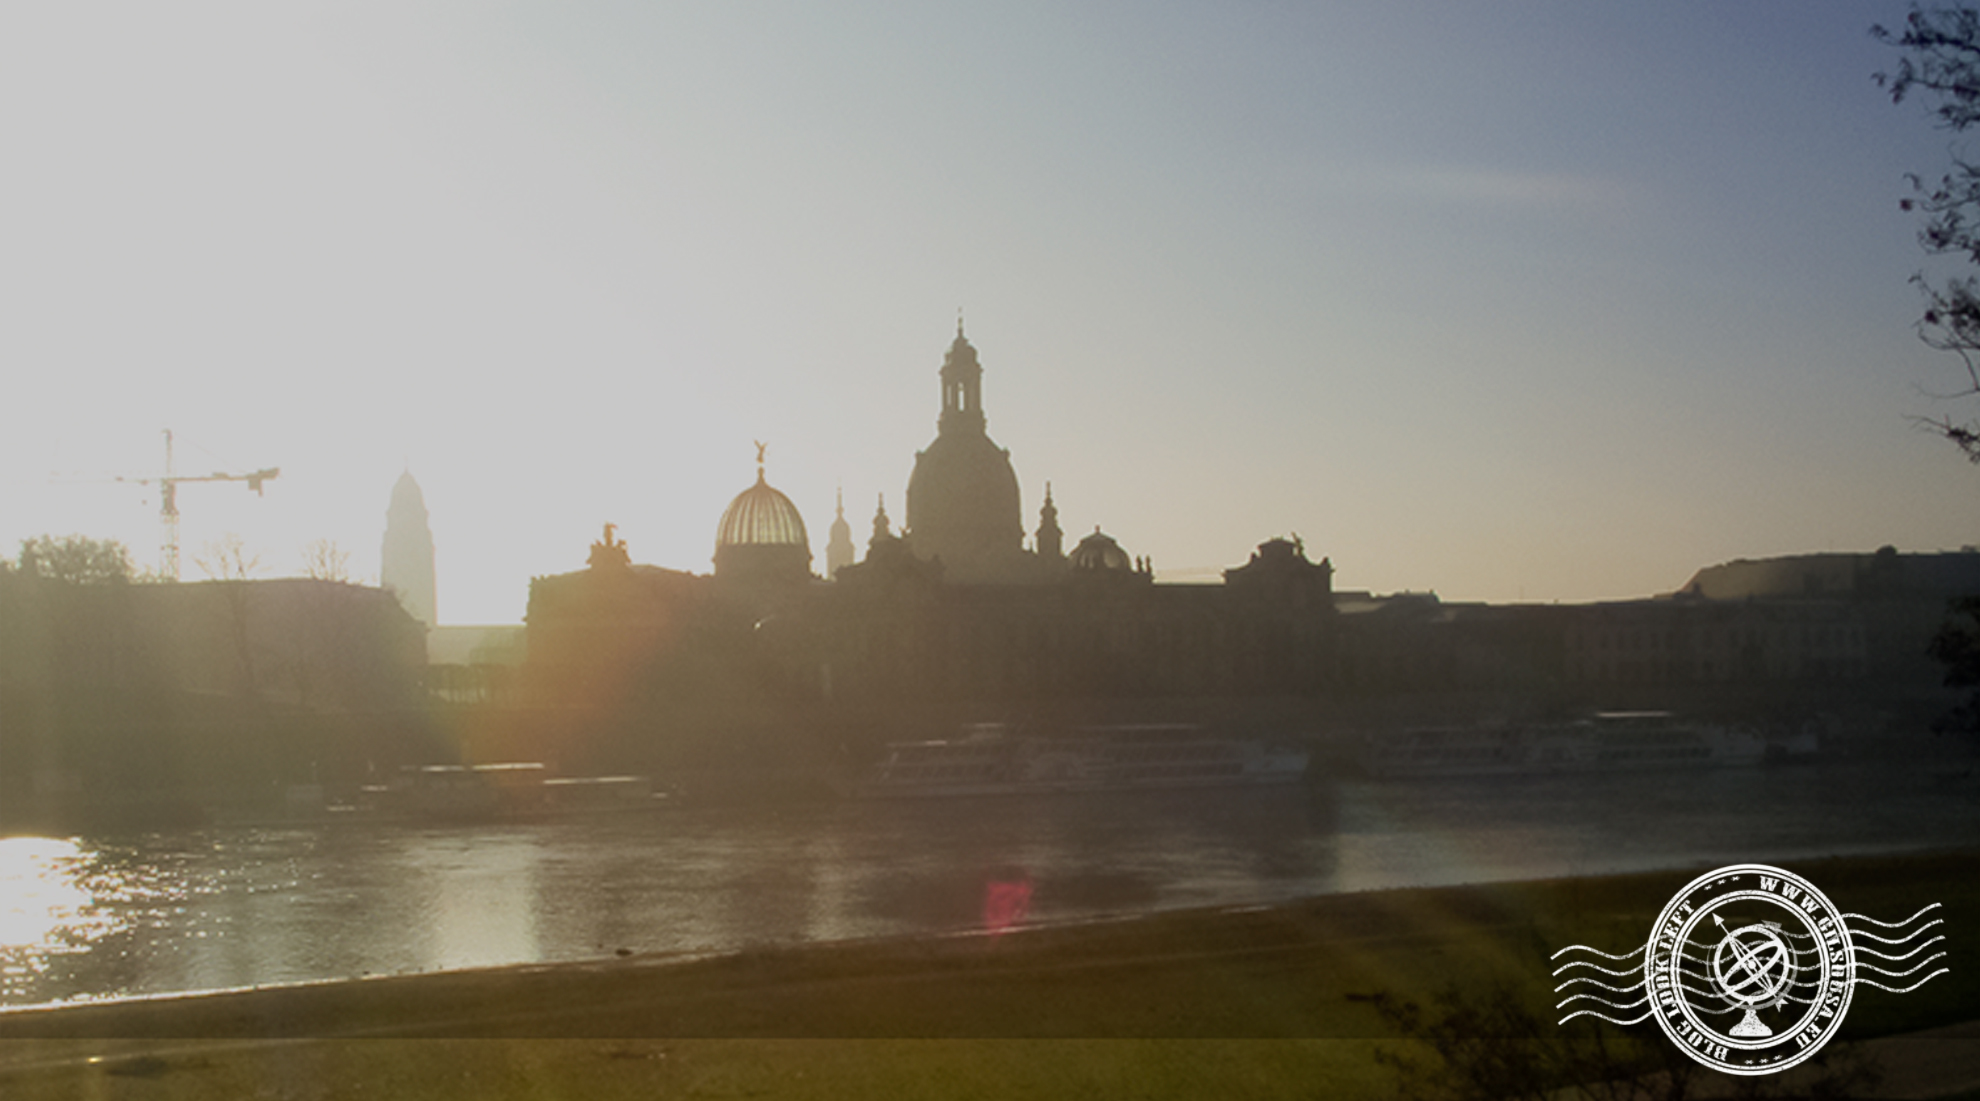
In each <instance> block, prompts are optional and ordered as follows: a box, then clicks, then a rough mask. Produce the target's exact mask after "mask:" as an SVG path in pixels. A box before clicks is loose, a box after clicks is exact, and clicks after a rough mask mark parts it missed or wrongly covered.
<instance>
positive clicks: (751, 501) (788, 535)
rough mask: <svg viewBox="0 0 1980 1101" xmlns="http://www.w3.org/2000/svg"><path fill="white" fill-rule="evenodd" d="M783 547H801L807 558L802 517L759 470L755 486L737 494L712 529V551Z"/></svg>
mask: <svg viewBox="0 0 1980 1101" xmlns="http://www.w3.org/2000/svg"><path fill="white" fill-rule="evenodd" d="M785 546H796V547H803V548H805V551H806V553H807V555H809V552H810V550H811V540H810V538H809V537H808V536H807V535H806V534H805V531H804V517H802V516H800V515H798V510H797V506H796V505H794V504H792V503H791V499H790V498H789V497H786V496H784V495H783V494H782V493H780V492H778V491H777V490H776V489H774V488H772V487H771V485H770V484H769V483H768V482H765V481H764V480H763V472H762V471H761V470H758V471H757V472H756V484H755V485H753V486H750V487H749V488H748V489H745V490H743V491H742V492H741V493H739V494H737V495H736V499H735V500H733V501H730V502H729V507H728V508H727V509H726V510H724V511H723V513H722V522H721V524H719V525H717V527H716V529H715V548H716V549H717V550H720V549H721V548H723V547H785Z"/></svg>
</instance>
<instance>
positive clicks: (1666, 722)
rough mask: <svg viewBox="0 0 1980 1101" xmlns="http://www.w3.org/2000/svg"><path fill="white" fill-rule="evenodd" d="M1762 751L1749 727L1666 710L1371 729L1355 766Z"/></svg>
mask: <svg viewBox="0 0 1980 1101" xmlns="http://www.w3.org/2000/svg"><path fill="white" fill-rule="evenodd" d="M1766 753H1767V743H1766V741H1765V739H1763V738H1761V737H1760V735H1759V734H1757V733H1754V732H1752V731H1750V730H1745V729H1741V728H1735V727H1727V726H1720V725H1716V724H1712V723H1700V722H1691V721H1687V720H1683V719H1679V718H1677V717H1676V716H1674V715H1672V714H1671V713H1670V712H1667V711H1609V712H1603V713H1601V714H1598V715H1595V716H1593V717H1591V718H1587V719H1581V720H1578V721H1575V722H1570V723H1558V724H1549V725H1537V726H1471V727H1464V726H1450V727H1418V728H1414V729H1410V730H1404V731H1401V732H1398V733H1393V734H1375V735H1370V736H1369V737H1368V739H1367V740H1366V741H1365V742H1364V744H1363V746H1362V753H1361V764H1362V769H1363V771H1365V772H1367V773H1368V774H1369V775H1371V776H1385V777H1386V776H1466V775H1489V774H1493V773H1528V772H1587V771H1608V770H1626V769H1648V768H1675V767H1700V766H1705V767H1715V766H1728V765H1751V764H1758V763H1759V762H1760V761H1761V760H1762V759H1764V758H1765V756H1766Z"/></svg>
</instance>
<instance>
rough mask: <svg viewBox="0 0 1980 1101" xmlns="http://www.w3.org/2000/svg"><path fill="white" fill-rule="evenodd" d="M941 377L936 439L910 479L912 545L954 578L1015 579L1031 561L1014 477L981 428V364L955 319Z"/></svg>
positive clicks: (1003, 453)
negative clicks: (954, 331)
mask: <svg viewBox="0 0 1980 1101" xmlns="http://www.w3.org/2000/svg"><path fill="white" fill-rule="evenodd" d="M941 379H942V415H941V418H940V419H939V420H938V421H937V422H936V435H935V440H934V442H933V443H930V444H929V445H928V449H927V450H925V451H923V452H921V453H920V454H919V455H916V456H915V459H914V473H913V474H911V475H909V477H908V489H907V526H908V539H909V542H910V543H911V544H912V545H913V547H914V553H915V554H916V555H918V556H920V557H923V558H940V559H941V560H942V564H943V567H944V570H945V573H946V576H948V577H949V578H950V579H951V580H956V581H963V582H984V581H1008V580H1017V579H1019V578H1020V577H1021V576H1022V575H1023V574H1024V573H1025V572H1026V571H1025V567H1026V566H1027V565H1028V564H1029V563H1028V561H1027V559H1026V555H1025V553H1024V523H1023V520H1022V518H1021V515H1020V512H1021V507H1020V506H1021V502H1020V501H1019V497H1018V480H1017V474H1016V472H1015V471H1013V470H1012V469H1011V456H1010V452H1008V451H1005V450H1004V449H1003V448H1001V447H998V446H997V444H996V441H994V440H992V439H991V438H990V436H989V434H988V433H987V432H986V431H985V425H984V417H983V397H982V386H983V366H982V364H981V363H980V362H979V361H978V360H977V358H976V349H975V347H973V346H972V345H971V344H970V342H969V341H968V339H967V338H965V337H964V336H963V333H962V326H961V324H960V323H958V324H957V326H956V339H955V342H954V343H953V344H951V345H950V346H949V351H948V354H947V355H945V356H944V357H943V359H942V373H941Z"/></svg>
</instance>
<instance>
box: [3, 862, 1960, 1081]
mask: <svg viewBox="0 0 1980 1101" xmlns="http://www.w3.org/2000/svg"><path fill="white" fill-rule="evenodd" d="M1793 870H1795V871H1797V872H1799V873H1801V874H1803V875H1805V876H1807V877H1808V878H1809V879H1811V880H1812V881H1813V882H1814V883H1816V884H1817V885H1818V886H1820V887H1821V888H1822V890H1823V891H1824V892H1825V893H1827V894H1828V895H1829V897H1830V898H1832V899H1833V900H1835V901H1836V903H1837V904H1838V905H1839V906H1841V907H1842V908H1843V909H1844V910H1848V911H1853V912H1856V913H1861V914H1868V915H1871V916H1873V917H1880V918H1883V919H1884V920H1898V919H1902V918H1904V917H1907V916H1909V915H1910V914H1911V913H1913V912H1914V911H1916V910H1917V909H1918V908H1919V907H1920V906H1923V905H1925V904H1926V903H1928V902H1939V903H1941V904H1942V905H1943V906H1944V908H1945V909H1944V911H1943V913H1944V917H1945V921H1946V931H1947V932H1948V933H1949V940H1950V946H1951V947H1952V949H1953V951H1954V956H1953V958H1952V959H1951V960H1950V961H1947V962H1950V963H1951V964H1952V965H1953V971H1952V973H1951V974H1949V975H1945V976H1941V977H1940V978H1938V979H1936V980H1934V981H1933V982H1931V983H1929V984H1927V985H1926V986H1925V987H1924V988H1922V989H1920V990H1918V991H1917V992H1915V993H1912V994H1907V995H1893V994H1886V993H1884V992H1882V991H1878V990H1874V989H1867V988H1866V989H1862V990H1859V992H1858V995H1857V998H1856V1001H1855V1004H1854V1005H1853V1006H1852V1007H1851V1009H1850V1013H1849V1019H1848V1023H1847V1025H1846V1026H1845V1028H1844V1032H1843V1036H1844V1037H1845V1038H1848V1039H1865V1038H1869V1037H1874V1036H1881V1035H1889V1034H1894V1033H1900V1032H1911V1031H1915V1030H1918V1029H1923V1028H1928V1027H1931V1026H1934V1025H1939V1024H1945V1023H1949V1022H1953V1021H1958V1020H1963V1019H1967V1018H1971V1017H1974V1016H1980V974H1977V973H1976V972H1975V971H1974V969H1972V968H1970V967H1967V968H1962V967H1961V966H1959V960H1960V954H1959V952H1958V948H1959V945H1960V944H1961V940H1962V934H1963V932H1964V931H1965V930H1970V929H1974V928H1976V922H1975V921H1974V920H1973V918H1974V916H1975V915H1980V851H1976V852H1964V853H1941V854H1928V855H1917V856H1903V857H1875V858H1844V859H1835V860H1827V861H1813V862H1796V863H1795V864H1794V865H1793ZM1693 874H1695V873H1692V872H1668V873H1654V874H1643V875H1632V876H1619V877H1608V878H1600V879H1578V880H1558V881H1544V882H1536V883H1518V884H1498V885H1484V886H1474V887H1462V888H1445V889H1434V890H1406V891H1382V892H1370V893H1367V894H1360V895H1346V896H1331V897H1325V898H1317V899H1312V900H1307V901H1302V902H1297V903H1292V904H1288V905H1284V906H1277V907H1272V908H1269V909H1263V910H1254V911H1247V912H1230V911H1192V912H1182V913H1172V914H1164V915H1157V916H1152V917H1148V918H1143V919H1140V920H1130V921H1120V922H1109V923H1102V924H1096V925H1088V926H1080V927H1067V928H1052V929H1040V930H1032V931H1027V932H1023V933H1019V934H1014V935H1008V936H1004V937H1000V938H990V937H971V938H954V939H944V940H932V941H929V940H923V941H892V942H862V943H854V944H837V945H820V946H808V947H794V948H788V949H774V950H759V951H754V952H749V953H744V954H741V955H736V956H728V957H722V958H716V959H707V960H698V961H687V962H673V961H665V960H656V959H648V958H642V957H632V958H629V959H624V960H611V961H602V962H598V963H590V964H577V965H563V966H554V967H522V968H506V969H500V970H491V971H478V972H461V973H455V974H445V975H423V976H412V977H404V978H390V979H376V980H366V981H361V982H353V983H338V984H327V985H323V986H314V987H303V988H291V989H283V990H265V991H250V992H242V993H236V994H228V995H214V996H205V997H192V998H180V999H161V1000H155V1001H147V1002H137V1003H118V1004H106V1005H97V1006H82V1007H74V1008H66V1009H60V1010H40V1011H33V1012H21V1013H9V1014H0V1041H3V1042H0V1095H4V1096H6V1097H8V1098H10V1099H11V1098H14V1097H66V1096H76V1095H78V1089H79V1087H83V1086H87V1087H88V1090H89V1091H90V1092H93V1093H95V1094H96V1095H99V1096H107V1097H123V1096H133V1097H135V1096H144V1097H160V1098H171V1097H186V1098H192V1097H220V1096H252V1095H256V1094H257V1093H258V1094H261V1095H265V1096H275V1097H281V1096H294V1097H312V1096H326V1097H328V1096H347V1095H350V1094H352V1093H353V1092H356V1091H357V1090H358V1088H359V1087H363V1092H365V1093H375V1094H377V1095H383V1096H419V1097H441V1098H451V1097H462V1098H466V1097H475V1098H490V1097H567V1096H568V1097H612V1096H640V1097H651V1096H670V1095H678V1096H793V1097H887V1096H902V1097H907V1096H930V1095H936V1096H948V1097H969V1096H984V1097H993V1096H994V1097H1009V1096H1013V1095H1014V1094H1042V1095H1047V1096H1058V1095H1065V1094H1071V1093H1079V1094H1085V1095H1091V1094H1099V1095H1103V1096H1153V1097H1202V1096H1302V1095H1311V1096H1357V1095H1367V1094H1369V1093H1372V1092H1379V1091H1380V1089H1381V1087H1382V1085H1383V1077H1382V1075H1381V1074H1380V1073H1378V1071H1377V1068H1376V1067H1375V1066H1374V1064H1373V1062H1372V1060H1371V1059H1370V1053H1371V1052H1372V1050H1373V1049H1374V1048H1375V1047H1376V1046H1377V1045H1379V1044H1383V1043H1388V1044H1390V1045H1391V1046H1393V1045H1394V1043H1395V1039H1394V1037H1393V1035H1392V1033H1391V1031H1390V1029H1389V1027H1388V1026H1387V1025H1386V1024H1385V1022H1384V1020H1383V1019H1382V1017H1381V1016H1380V1015H1379V1014H1378V1013H1377V1012H1376V1011H1375V1009H1374V1007H1373V1005H1372V1003H1371V1002H1370V1000H1369V999H1370V998H1371V997H1372V996H1373V995H1375V994H1377V993H1381V992H1389V993H1392V994H1397V995H1400V996H1403V997H1414V998H1422V997H1427V996H1429V995H1432V994H1434V993H1435V992H1436V991H1437V990H1439V989H1441V988H1442V987H1444V986H1445V985H1446V984H1449V983H1457V984H1458V985H1460V986H1464V987H1467V988H1479V987H1483V986H1486V985H1489V984H1492V983H1494V982H1503V983H1506V984H1509V985H1510V986H1511V987H1512V988H1513V989H1515V990H1517V991H1520V992H1522V993H1527V992H1530V1005H1531V1007H1532V1009H1533V1011H1534V1012H1535V1013H1536V1015H1538V1016H1540V1017H1541V1018H1543V1019H1549V1020H1551V1019H1553V1018H1554V1017H1555V1016H1557V1014H1556V1013H1555V1012H1554V1011H1553V1009H1552V1006H1553V1003H1554V1001H1555V1000H1556V998H1557V995H1555V994H1554V993H1553V985H1554V982H1553V980H1552V979H1551V977H1550V975H1549V972H1550V971H1551V967H1552V965H1551V963H1550V962H1549V960H1548V956H1549V955H1550V954H1551V953H1552V952H1553V951H1554V950H1555V949H1557V948H1560V947H1563V946H1565V945H1567V944H1571V943H1583V944H1590V945H1594V946H1597V947H1602V948H1606V949H1608V950H1610V951H1615V952H1622V951H1627V950H1628V949H1630V948H1632V947H1634V946H1636V945H1637V944H1640V943H1641V942H1642V940H1643V939H1644V938H1645V936H1646V935H1647V933H1648V929H1649V925H1650V922H1651V920H1652V919H1653V918H1654V917H1655V915H1656V913H1657V911H1658V910H1659V909H1660V908H1661V907H1662V906H1663V905H1664V903H1665V902H1666V901H1667V900H1668V899H1669V898H1670V896H1671V895H1672V893H1674V892H1675V891H1676V890H1677V889H1678V888H1680V887H1682V886H1683V885H1684V884H1685V883H1686V882H1688V881H1689V880H1690V879H1691V878H1692V875H1693ZM1641 1027H1644V1028H1647V1027H1649V1026H1647V1025H1646V1026H1641ZM92 1058H94V1059H97V1060H99V1061H97V1062H94V1063H92V1062H88V1060H89V1059H92ZM312 1090H315V1091H318V1092H311V1091H312Z"/></svg>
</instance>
